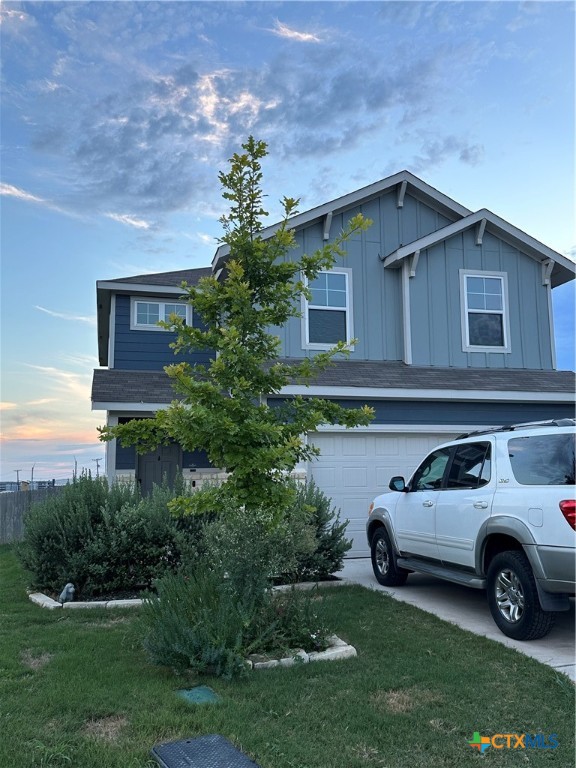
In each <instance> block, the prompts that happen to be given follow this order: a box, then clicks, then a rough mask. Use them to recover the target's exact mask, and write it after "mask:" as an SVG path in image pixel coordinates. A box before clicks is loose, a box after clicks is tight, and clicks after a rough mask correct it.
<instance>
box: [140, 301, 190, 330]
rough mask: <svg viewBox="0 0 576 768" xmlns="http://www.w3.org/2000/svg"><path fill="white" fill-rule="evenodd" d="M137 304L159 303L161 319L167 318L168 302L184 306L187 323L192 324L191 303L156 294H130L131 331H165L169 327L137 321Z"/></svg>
mask: <svg viewBox="0 0 576 768" xmlns="http://www.w3.org/2000/svg"><path fill="white" fill-rule="evenodd" d="M137 304H158V306H159V308H160V310H159V316H160V320H167V318H166V304H173V305H175V306H176V305H178V306H182V307H184V308H185V309H186V318H185V320H186V325H190V326H191V325H192V306H191V305H190V304H184V302H179V301H170V300H169V299H167V300H165V301H164V300H162V299H160V298H158V297H156V296H130V330H131V331H161V332H163V333H165V332H166V331H167V330H168V329H167V328H163V327H162V326H161V325H156V324H148V323H138V322H137V307H136V305H137Z"/></svg>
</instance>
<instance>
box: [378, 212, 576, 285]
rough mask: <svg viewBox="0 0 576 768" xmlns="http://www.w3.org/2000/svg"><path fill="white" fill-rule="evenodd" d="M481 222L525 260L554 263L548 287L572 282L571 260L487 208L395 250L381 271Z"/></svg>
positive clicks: (575, 269)
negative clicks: (526, 256)
mask: <svg viewBox="0 0 576 768" xmlns="http://www.w3.org/2000/svg"><path fill="white" fill-rule="evenodd" d="M482 221H485V222H486V226H487V229H488V231H490V232H492V233H494V234H496V236H497V237H500V238H502V239H503V240H506V241H507V242H509V243H511V244H512V245H513V246H514V247H516V248H518V250H520V251H522V252H523V253H526V254H527V255H528V256H531V257H532V258H534V259H536V260H537V261H540V262H544V261H548V260H551V261H552V262H553V263H554V267H553V270H552V274H551V285H552V287H553V288H555V287H556V286H558V285H562V284H563V283H567V282H569V281H570V280H574V277H575V276H576V264H575V263H574V262H573V261H571V259H568V258H567V257H566V256H563V255H562V254H561V253H558V251H555V250H553V249H552V248H550V247H549V246H547V245H545V244H544V243H541V242H540V241H539V240H536V238H534V237H532V236H531V235H528V234H526V232H523V231H522V230H521V229H518V227H515V226H514V225H513V224H510V223H509V222H507V221H505V220H504V219H502V218H500V216H497V215H496V214H495V213H492V211H489V210H488V209H487V208H481V209H480V210H479V211H476V212H475V213H472V214H470V215H469V216H466V217H464V218H463V219H461V220H460V221H457V222H454V223H452V224H449V225H448V226H446V227H442V229H439V230H437V231H436V232H432V233H431V234H429V235H426V236H425V237H421V238H419V239H418V240H414V241H413V242H411V243H408V244H407V245H403V246H401V247H400V248H397V249H396V250H395V251H393V252H392V253H390V254H388V255H387V256H385V257H384V258H383V262H384V267H386V268H396V267H399V266H400V265H401V263H402V262H403V260H404V259H405V258H407V257H408V256H411V255H412V254H414V253H415V252H416V251H423V250H425V249H426V248H431V247H433V246H434V245H437V244H438V243H441V242H443V241H444V240H447V239H448V238H450V237H453V236H454V235H456V234H459V233H460V232H463V231H465V230H467V229H470V227H473V226H474V225H476V224H479V223H480V222H482Z"/></svg>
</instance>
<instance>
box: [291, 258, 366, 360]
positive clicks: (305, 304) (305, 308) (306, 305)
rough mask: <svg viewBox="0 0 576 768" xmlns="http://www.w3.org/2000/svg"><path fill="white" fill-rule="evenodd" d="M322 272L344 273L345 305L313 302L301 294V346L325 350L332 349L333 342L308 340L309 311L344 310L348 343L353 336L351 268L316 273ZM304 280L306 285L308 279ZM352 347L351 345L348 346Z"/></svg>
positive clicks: (324, 270)
mask: <svg viewBox="0 0 576 768" xmlns="http://www.w3.org/2000/svg"><path fill="white" fill-rule="evenodd" d="M322 274H328V275H330V274H337V275H344V277H345V278H346V306H344V307H327V306H320V305H318V304H313V303H312V302H311V301H308V299H307V298H306V297H305V296H302V348H303V349H317V350H327V349H332V347H333V346H334V344H335V343H336V342H334V343H331V342H314V341H310V316H309V314H308V313H309V311H310V310H311V309H312V310H327V311H328V312H344V313H345V326H346V344H348V345H349V344H350V341H351V340H352V339H353V338H354V328H353V322H352V318H353V314H352V270H351V269H350V268H349V267H335V268H334V269H322V270H320V272H318V275H322ZM304 282H305V284H306V285H308V280H307V279H306V278H304ZM350 349H351V350H353V349H354V347H353V346H351V347H350Z"/></svg>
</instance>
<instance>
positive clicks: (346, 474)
mask: <svg viewBox="0 0 576 768" xmlns="http://www.w3.org/2000/svg"><path fill="white" fill-rule="evenodd" d="M342 472H343V474H342V484H343V486H344V488H351V487H355V488H366V486H367V484H368V471H367V468H366V467H343V468H342Z"/></svg>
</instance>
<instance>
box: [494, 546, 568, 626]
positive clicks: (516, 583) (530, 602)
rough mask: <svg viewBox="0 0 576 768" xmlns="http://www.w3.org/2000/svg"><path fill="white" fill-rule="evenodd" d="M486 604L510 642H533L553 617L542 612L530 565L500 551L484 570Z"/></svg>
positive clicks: (521, 557)
mask: <svg viewBox="0 0 576 768" xmlns="http://www.w3.org/2000/svg"><path fill="white" fill-rule="evenodd" d="M487 582H488V605H489V606H490V612H491V614H492V618H493V619H494V621H495V622H496V624H497V626H498V628H499V629H500V631H501V632H503V633H504V634H505V635H507V636H508V637H511V638H512V639H513V640H537V639H538V638H540V637H544V636H545V635H547V634H548V632H550V630H551V629H552V626H553V624H554V620H555V618H556V614H555V613H553V612H551V611H544V610H542V607H541V606H540V600H539V599H538V590H537V589H536V581H535V579H534V574H533V573H532V569H531V568H530V563H529V562H528V559H527V557H526V555H525V554H524V553H523V552H517V551H510V552H500V554H498V555H496V557H495V558H494V559H493V560H492V562H491V563H490V567H489V568H488V579H487Z"/></svg>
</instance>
